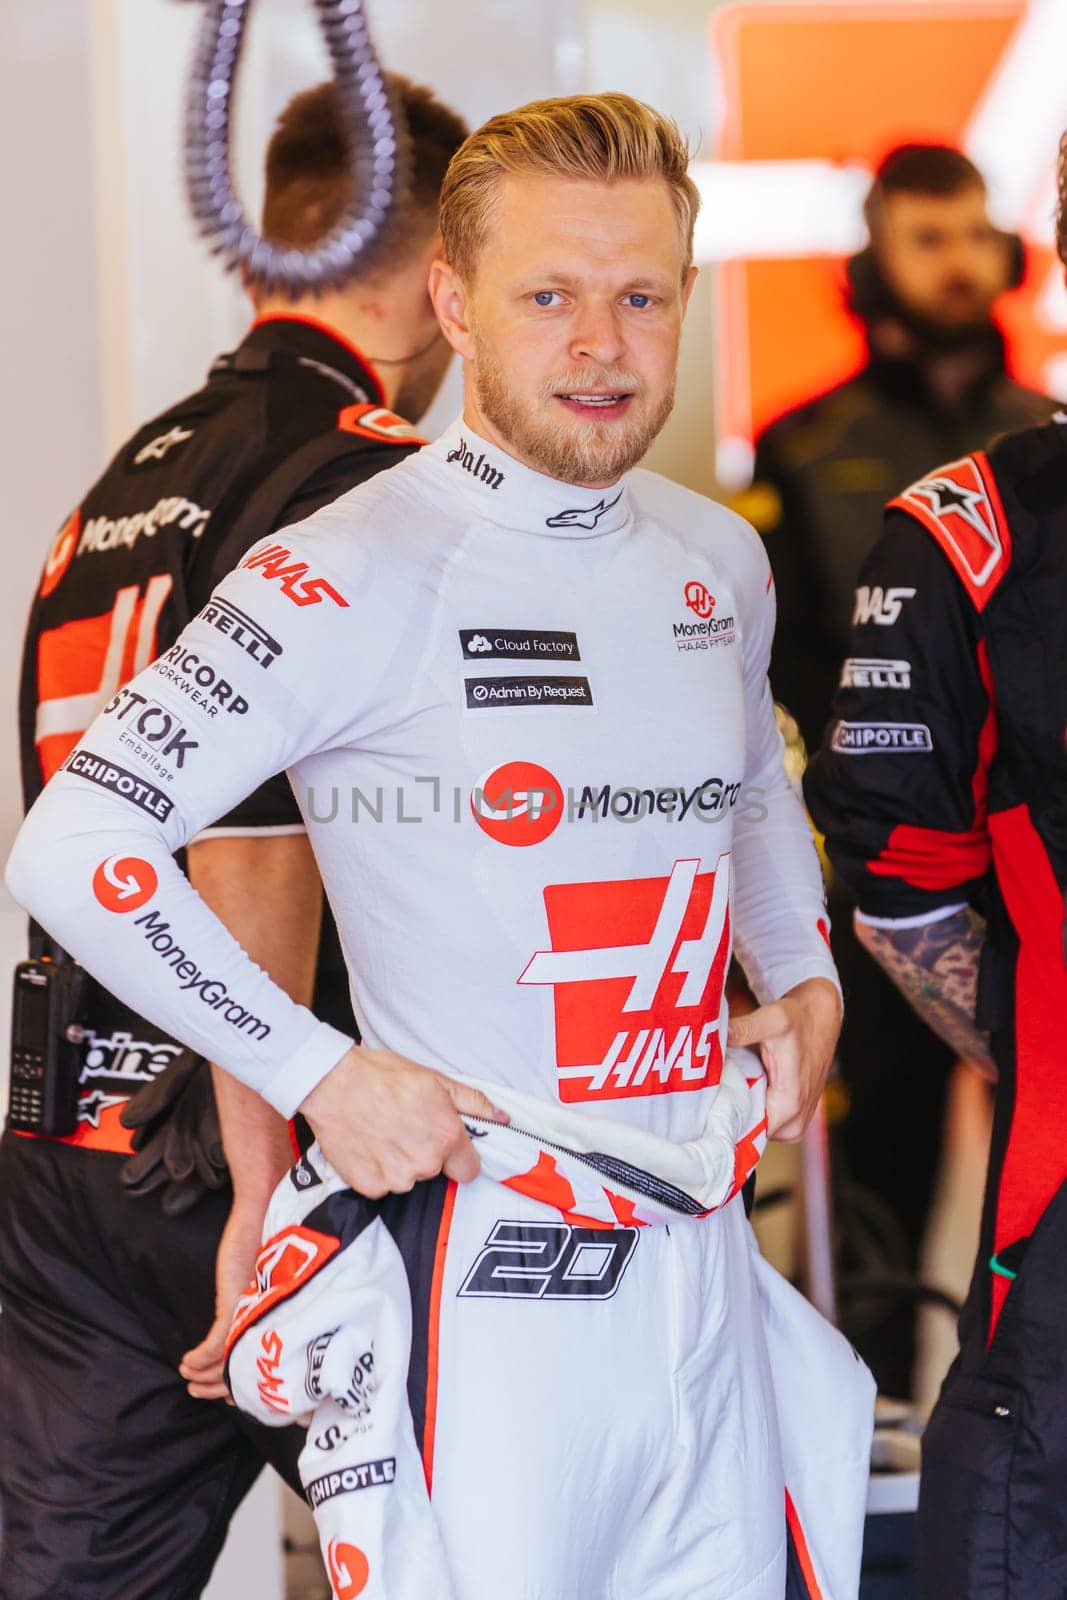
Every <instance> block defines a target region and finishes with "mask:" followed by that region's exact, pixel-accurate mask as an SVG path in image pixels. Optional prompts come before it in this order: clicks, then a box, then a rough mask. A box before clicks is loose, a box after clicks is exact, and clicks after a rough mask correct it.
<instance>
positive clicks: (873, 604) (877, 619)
mask: <svg viewBox="0 0 1067 1600" xmlns="http://www.w3.org/2000/svg"><path fill="white" fill-rule="evenodd" d="M914 598H915V590H914V589H901V588H895V589H883V588H882V586H881V585H880V584H875V585H873V587H872V586H871V585H869V584H866V583H864V584H861V585H860V587H859V588H858V589H857V590H856V605H855V609H854V610H853V612H852V626H853V627H854V628H858V627H862V626H865V625H866V624H867V623H869V622H873V623H874V625H875V627H876V628H891V627H892V626H893V624H894V622H897V621H899V619H900V613H901V612H902V611H903V609H904V602H905V600H914Z"/></svg>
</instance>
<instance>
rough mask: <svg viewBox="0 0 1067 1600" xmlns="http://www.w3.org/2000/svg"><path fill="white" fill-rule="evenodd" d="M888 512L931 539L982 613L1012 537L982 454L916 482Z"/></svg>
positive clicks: (1002, 571)
mask: <svg viewBox="0 0 1067 1600" xmlns="http://www.w3.org/2000/svg"><path fill="white" fill-rule="evenodd" d="M890 507H891V508H892V509H896V510H899V511H906V512H907V513H908V514H909V516H912V517H915V518H916V519H917V520H918V521H919V522H921V523H922V525H923V527H924V528H926V529H927V531H928V532H929V533H932V534H933V536H934V538H935V539H936V540H937V542H938V544H939V545H940V546H941V548H942V550H943V551H944V552H945V554H946V556H947V557H948V559H949V560H950V561H951V563H952V565H953V567H954V568H955V569H956V573H957V575H958V577H959V579H960V581H961V582H962V584H963V586H964V588H965V589H966V590H967V593H968V594H969V595H970V597H971V599H972V600H973V601H974V604H975V606H976V608H977V609H978V610H979V611H983V610H984V609H985V607H986V606H987V605H988V604H989V601H990V599H991V597H992V595H993V593H994V592H995V590H996V587H997V585H998V584H999V582H1000V580H1001V578H1002V577H1003V576H1004V574H1005V572H1007V570H1008V567H1009V565H1010V564H1011V534H1010V532H1009V529H1008V521H1007V518H1006V517H1005V515H1004V507H1003V505H1002V504H1001V499H1000V494H999V492H998V490H997V485H996V480H995V479H994V477H993V473H992V469H991V468H990V465H989V458H988V457H987V456H986V455H985V453H984V451H978V452H977V453H976V454H975V455H973V456H964V457H963V459H962V460H961V461H951V462H949V464H948V466H947V467H940V468H939V469H938V470H937V472H934V473H931V475H930V476H929V477H928V478H920V479H919V481H918V483H913V484H912V485H911V487H910V488H909V489H905V490H904V492H903V494H901V495H898V496H897V498H896V499H895V500H891V501H890Z"/></svg>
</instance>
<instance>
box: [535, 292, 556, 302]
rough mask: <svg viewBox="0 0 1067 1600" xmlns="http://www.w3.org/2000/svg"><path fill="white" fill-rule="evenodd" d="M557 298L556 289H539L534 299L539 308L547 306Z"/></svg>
mask: <svg viewBox="0 0 1067 1600" xmlns="http://www.w3.org/2000/svg"><path fill="white" fill-rule="evenodd" d="M555 298H556V294H555V290H554V289H538V291H537V293H536V294H535V295H534V299H535V300H536V301H537V304H538V305H539V306H547V305H549V304H550V303H551V302H552V301H553V300H554V299H555Z"/></svg>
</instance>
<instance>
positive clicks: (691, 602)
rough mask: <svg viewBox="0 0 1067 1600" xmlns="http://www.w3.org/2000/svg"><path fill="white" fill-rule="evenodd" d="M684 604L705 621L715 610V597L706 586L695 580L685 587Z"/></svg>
mask: <svg viewBox="0 0 1067 1600" xmlns="http://www.w3.org/2000/svg"><path fill="white" fill-rule="evenodd" d="M685 603H686V605H687V606H688V607H689V609H690V611H695V612H696V614H697V616H698V617H700V619H701V620H702V621H707V619H708V617H710V616H711V613H712V612H713V611H714V610H715V596H714V595H713V594H712V593H711V591H710V590H709V589H708V586H707V584H705V583H700V582H698V580H697V579H696V578H694V579H693V580H692V582H691V583H687V584H686V586H685Z"/></svg>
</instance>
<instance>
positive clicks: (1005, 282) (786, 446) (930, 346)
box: [736, 144, 1055, 1395]
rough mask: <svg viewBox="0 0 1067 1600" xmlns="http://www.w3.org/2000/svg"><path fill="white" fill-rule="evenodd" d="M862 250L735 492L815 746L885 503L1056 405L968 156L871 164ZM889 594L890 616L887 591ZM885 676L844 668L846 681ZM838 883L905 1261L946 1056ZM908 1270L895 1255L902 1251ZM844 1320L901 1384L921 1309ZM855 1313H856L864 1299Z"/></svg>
mask: <svg viewBox="0 0 1067 1600" xmlns="http://www.w3.org/2000/svg"><path fill="white" fill-rule="evenodd" d="M864 215H865V217H866V221H867V226H868V230H869V232H870V243H869V245H868V247H867V248H866V249H865V250H863V251H862V252H860V254H859V255H857V256H854V257H853V258H852V259H851V260H850V261H849V263H848V283H849V302H850V308H851V310H852V311H853V312H854V314H855V315H856V316H858V317H859V318H860V319H861V320H862V322H863V325H864V330H865V333H866V337H867V346H868V355H867V360H866V362H865V364H864V366H863V367H862V368H861V370H860V371H859V372H858V373H857V374H856V375H855V376H854V377H852V378H850V379H848V381H847V382H845V383H842V384H839V385H838V386H837V387H836V388H834V389H831V390H830V391H829V392H828V393H826V394H823V395H820V396H819V397H818V398H816V399H814V400H810V401H808V402H807V403H806V404H804V405H802V406H799V407H798V408H797V409H796V410H793V411H789V412H787V413H786V414H785V415H784V416H782V417H780V418H779V419H778V420H777V421H776V422H774V423H772V424H771V426H770V427H769V428H767V429H766V431H765V432H764V433H763V434H762V436H761V437H760V439H759V441H758V444H757V449H756V465H755V477H754V482H753V486H752V489H751V490H749V491H748V492H747V493H746V494H745V495H743V496H742V497H741V498H740V500H739V501H738V502H737V503H736V504H737V509H738V510H740V511H741V512H742V514H743V515H745V516H747V517H748V518H749V519H750V520H751V521H752V522H754V523H755V525H756V526H757V527H758V528H759V530H760V532H761V533H763V534H764V536H765V538H766V542H767V553H768V555H769V556H770V559H771V566H772V568H773V571H774V576H775V584H776V588H777V592H778V631H777V633H776V635H775V643H774V651H773V654H772V657H771V684H772V686H773V688H774V692H775V695H776V697H777V698H778V699H779V700H780V701H781V702H782V703H783V704H785V705H786V706H787V707H788V709H789V710H790V711H791V712H792V714H793V715H794V716H795V717H796V719H797V722H798V723H799V725H800V730H801V733H802V734H803V737H804V740H805V742H806V744H807V746H808V748H809V749H810V750H814V749H817V748H818V746H819V745H820V744H821V742H822V736H823V730H824V728H825V726H826V722H827V719H828V717H829V715H830V706H831V701H832V699H833V694H834V690H835V689H836V687H837V683H838V680H839V678H840V677H841V674H842V664H843V663H844V662H845V658H846V657H847V656H848V654H849V630H850V626H851V623H852V620H853V608H854V604H855V603H856V598H855V597H854V590H855V584H856V576H857V573H858V571H859V568H860V566H861V564H862V563H863V561H864V560H865V559H866V557H867V556H868V555H869V553H870V551H871V550H872V548H873V547H874V545H875V543H876V541H877V539H878V538H879V536H880V534H881V531H882V520H883V512H884V507H885V504H886V502H887V501H888V500H890V499H892V497H893V496H894V495H895V494H898V493H899V492H900V491H901V490H902V489H904V488H905V487H906V486H907V485H908V484H909V483H913V482H914V481H915V480H916V479H918V478H920V477H921V476H922V475H923V473H924V472H926V471H927V470H928V468H929V467H930V464H931V462H935V461H952V460H955V459H957V458H958V457H960V456H962V455H964V454H966V452H967V451H969V450H974V449H977V448H979V447H980V446H982V445H985V444H987V443H989V441H990V440H991V439H992V438H993V437H995V436H996V435H998V434H1001V433H1006V432H1009V431H1011V430H1013V429H1016V428H1022V427H1027V426H1029V425H1031V424H1033V423H1035V422H1042V421H1044V420H1046V419H1047V417H1048V416H1049V415H1050V414H1051V413H1052V411H1053V410H1054V409H1055V406H1054V404H1053V402H1052V401H1050V400H1048V399H1046V398H1045V396H1043V395H1040V394H1037V393H1036V392H1035V391H1034V390H1032V389H1026V388H1024V387H1023V386H1022V385H1021V384H1019V383H1016V382H1015V381H1014V380H1013V379H1012V378H1011V376H1010V375H1009V372H1008V370H1007V366H1006V362H1005V348H1004V339H1003V335H1002V334H1001V332H1000V329H999V328H998V327H997V324H996V322H995V320H994V316H993V311H994V306H995V303H996V301H997V299H998V297H999V296H1000V295H1001V294H1003V293H1004V291H1005V290H1007V289H1009V288H1012V287H1014V285H1015V284H1016V283H1017V282H1018V281H1019V278H1020V276H1021V272H1022V267H1023V259H1022V242H1021V240H1019V239H1018V238H1017V237H1016V236H1014V235H1010V234H1005V233H1002V232H1000V231H999V230H998V229H997V228H995V227H994V225H993V223H992V222H991V221H990V218H989V211H988V205H987V196H986V188H985V183H984V181H983V179H982V175H981V173H980V172H979V171H978V169H977V167H975V166H974V164H973V163H972V162H971V161H969V160H968V158H967V157H966V156H965V155H963V154H962V152H961V151H959V150H954V149H952V148H950V147H949V146H945V145H934V144H908V145H902V146H900V147H899V148H898V149H896V150H893V151H892V152H891V153H890V154H889V155H888V156H886V158H885V160H884V161H883V162H882V164H881V166H880V167H879V169H878V171H877V174H876V176H875V180H874V183H873V185H872V187H871V190H870V193H869V194H868V196H867V200H866V204H865V207H864ZM863 598H864V599H866V600H867V601H869V602H870V603H871V604H876V603H877V602H878V601H879V599H881V601H882V603H883V604H884V606H885V607H886V608H887V609H886V611H885V613H884V615H885V621H886V622H887V623H888V622H891V621H892V617H891V615H890V609H891V607H892V603H893V602H892V599H891V597H889V598H887V597H884V596H883V597H879V596H866V597H863ZM871 670H874V671H875V672H878V671H882V672H883V673H884V672H886V671H889V670H890V667H889V665H888V664H887V663H884V662H883V663H881V664H878V663H873V664H872V663H853V662H849V663H847V664H846V666H845V672H846V675H848V674H851V673H854V672H859V673H861V674H862V673H863V672H864V671H868V672H869V671H871ZM851 912H852V904H851V897H850V894H849V891H848V890H846V889H845V888H844V886H843V885H841V884H840V883H837V884H835V885H834V887H833V889H832V891H831V913H832V916H831V921H832V925H833V930H834V933H833V944H834V955H835V958H836V960H837V964H838V969H839V971H840V973H841V978H842V983H843V984H844V988H845V994H846V998H847V1004H846V1008H845V1024H844V1028H843V1031H842V1035H841V1042H840V1046H839V1062H840V1066H841V1071H842V1074H843V1076H844V1079H845V1082H846V1085H847V1088H848V1095H849V1100H848V1111H847V1114H846V1116H845V1119H844V1121H843V1123H842V1126H841V1130H840V1135H841V1138H840V1153H841V1155H842V1158H843V1161H844V1163H845V1168H846V1171H847V1173H848V1174H849V1175H850V1176H854V1177H855V1179H856V1180H857V1181H858V1182H860V1183H862V1184H863V1186H864V1188H865V1189H867V1190H868V1191H870V1192H872V1193H873V1194H875V1195H876V1196H877V1197H878V1198H879V1199H880V1200H881V1201H882V1202H883V1203H884V1204H885V1205H886V1206H888V1207H889V1209H890V1211H891V1212H892V1214H893V1216H894V1217H895V1218H896V1221H897V1223H898V1224H899V1227H900V1229H901V1234H902V1237H901V1240H900V1244H901V1246H904V1245H906V1249H907V1252H908V1260H907V1263H906V1265H907V1266H908V1268H910V1269H914V1267H915V1266H916V1264H917V1260H918V1253H919V1249H920V1246H921V1243H922V1236H923V1232H924V1229H925V1225H926V1217H927V1213H928V1211H929V1206H930V1199H931V1194H932V1189H933V1182H934V1177H935V1174H936V1170H937V1165H938V1159H939V1154H940V1148H941V1137H942V1124H943V1120H944V1105H945V1095H946V1089H947V1084H948V1077H949V1072H950V1070H951V1067H952V1064H953V1056H952V1052H951V1051H950V1050H949V1049H948V1048H947V1047H946V1046H945V1045H944V1044H943V1043H942V1042H941V1041H940V1040H939V1039H937V1038H936V1037H935V1036H934V1034H933V1033H931V1032H930V1031H929V1029H928V1028H926V1026H925V1025H924V1024H923V1023H922V1021H921V1020H920V1019H919V1018H918V1017H917V1016H916V1014H915V1013H914V1012H913V1011H912V1010H911V1009H910V1007H908V1006H907V1005H906V1004H905V1003H904V1002H903V1001H902V1000H901V998H900V996H899V994H898V993H897V991H896V990H895V989H894V987H893V986H892V985H891V984H890V983H889V982H888V980H887V979H886V978H885V976H884V974H883V973H882V972H881V971H880V970H879V969H878V968H877V967H876V966H875V965H874V963H873V962H872V961H871V960H870V958H869V957H868V956H867V955H866V953H865V952H864V951H862V950H861V949H860V947H859V946H858V945H857V944H856V942H855V939H854V936H853V933H852V915H851ZM900 1265H905V1263H903V1262H901V1263H900ZM885 1304H886V1309H887V1311H888V1316H883V1317H882V1318H881V1319H880V1320H878V1321H877V1325H876V1326H875V1327H874V1328H873V1329H868V1328H867V1326H866V1322H864V1324H862V1325H861V1324H859V1323H852V1322H851V1321H850V1320H849V1319H848V1308H847V1306H846V1307H845V1311H844V1315H845V1317H846V1321H847V1322H848V1327H849V1331H850V1333H851V1334H852V1336H853V1337H854V1338H855V1339H856V1341H857V1343H858V1344H859V1345H860V1348H861V1349H862V1350H863V1353H864V1355H865V1356H866V1358H867V1360H868V1361H870V1362H871V1363H872V1365H873V1367H874V1370H875V1374H876V1376H877V1377H878V1379H879V1382H880V1385H881V1387H882V1389H883V1390H884V1391H885V1392H888V1393H892V1394H897V1395H907V1394H908V1393H910V1389H911V1367H912V1363H913V1356H914V1335H913V1325H914V1317H913V1314H912V1312H911V1310H910V1308H908V1307H907V1306H905V1307H903V1308H900V1307H898V1308H896V1309H894V1308H893V1307H892V1306H891V1305H889V1304H888V1303H885ZM856 1309H857V1311H858V1312H859V1313H860V1314H861V1315H862V1316H863V1317H864V1318H866V1317H867V1316H868V1314H869V1313H870V1311H871V1308H870V1306H860V1307H857V1308H856Z"/></svg>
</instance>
